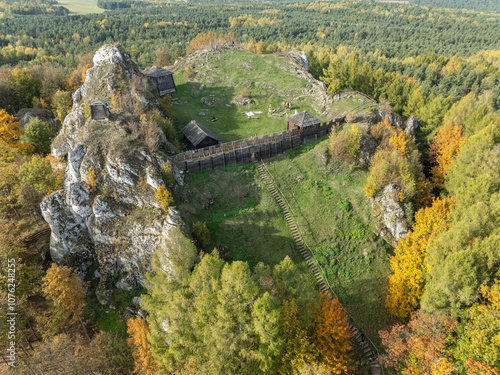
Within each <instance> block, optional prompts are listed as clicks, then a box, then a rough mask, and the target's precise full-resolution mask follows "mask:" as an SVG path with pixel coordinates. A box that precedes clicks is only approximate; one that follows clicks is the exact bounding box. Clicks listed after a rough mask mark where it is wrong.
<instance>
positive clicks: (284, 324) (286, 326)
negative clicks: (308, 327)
mask: <svg viewBox="0 0 500 375" xmlns="http://www.w3.org/2000/svg"><path fill="white" fill-rule="evenodd" d="M297 309H298V308H297V305H296V304H295V302H294V300H293V299H289V300H286V301H285V302H283V305H282V306H281V309H280V317H279V322H278V327H279V337H280V339H281V340H282V341H283V342H285V343H286V345H285V346H284V347H283V350H282V352H281V355H280V370H279V373H280V374H287V375H288V374H290V375H291V374H295V373H297V372H298V371H299V369H300V368H302V367H303V366H304V365H305V364H307V363H314V362H315V359H316V357H317V352H316V348H315V347H314V346H313V345H312V342H311V340H310V339H309V337H308V335H307V332H306V331H305V329H304V328H303V327H302V324H301V322H300V319H299V318H298V316H297Z"/></svg>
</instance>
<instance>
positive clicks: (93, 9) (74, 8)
mask: <svg viewBox="0 0 500 375" xmlns="http://www.w3.org/2000/svg"><path fill="white" fill-rule="evenodd" d="M58 5H61V6H63V7H65V8H67V9H68V10H69V11H70V12H71V13H74V14H89V13H102V12H104V9H101V8H98V7H97V0H62V1H59V3H58Z"/></svg>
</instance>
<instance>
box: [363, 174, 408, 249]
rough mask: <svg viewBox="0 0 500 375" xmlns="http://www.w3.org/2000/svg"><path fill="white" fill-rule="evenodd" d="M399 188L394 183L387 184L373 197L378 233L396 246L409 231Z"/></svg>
mask: <svg viewBox="0 0 500 375" xmlns="http://www.w3.org/2000/svg"><path fill="white" fill-rule="evenodd" d="M399 194H400V190H399V188H398V187H397V186H396V185H394V184H391V185H387V186H386V187H385V188H384V190H382V191H381V192H379V193H378V194H377V195H376V196H375V197H374V198H373V199H371V198H370V203H371V205H372V215H373V217H374V218H375V220H377V223H378V228H377V234H378V235H379V236H381V237H382V238H383V239H385V240H386V241H387V242H389V243H390V244H391V245H392V246H396V244H397V243H398V241H399V240H400V239H401V238H404V237H405V236H406V234H407V233H408V229H409V225H408V221H407V218H406V215H405V211H404V208H403V206H402V204H401V202H400V201H399Z"/></svg>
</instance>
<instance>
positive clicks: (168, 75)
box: [144, 66, 177, 96]
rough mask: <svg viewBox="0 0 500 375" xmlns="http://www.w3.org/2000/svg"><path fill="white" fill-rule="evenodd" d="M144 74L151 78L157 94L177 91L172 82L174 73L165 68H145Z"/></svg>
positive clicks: (161, 94)
mask: <svg viewBox="0 0 500 375" xmlns="http://www.w3.org/2000/svg"><path fill="white" fill-rule="evenodd" d="M144 74H145V75H146V76H147V77H148V78H149V79H150V80H151V82H152V83H153V85H154V87H155V88H156V91H157V92H158V95H159V96H163V95H167V94H171V93H173V92H175V91H177V88H176V87H175V82H174V74H173V73H172V72H170V71H168V70H167V69H163V68H158V67H157V66H153V67H151V68H149V69H147V70H145V71H144Z"/></svg>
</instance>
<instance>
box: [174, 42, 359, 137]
mask: <svg viewBox="0 0 500 375" xmlns="http://www.w3.org/2000/svg"><path fill="white" fill-rule="evenodd" d="M206 56H207V57H206V58H199V60H200V61H198V62H194V63H193V62H191V63H190V64H187V63H186V62H185V61H184V62H182V63H179V64H177V66H176V67H175V69H174V71H175V74H174V79H175V82H176V85H177V92H176V93H175V94H173V103H174V107H175V119H174V122H175V126H176V129H177V131H178V132H179V133H180V130H182V128H183V127H184V126H186V125H187V123H188V122H189V121H191V120H196V121H198V122H199V123H200V124H202V125H205V126H207V127H208V128H209V129H210V130H211V131H213V132H214V133H215V134H216V135H217V136H218V137H219V139H220V140H221V141H222V142H228V141H232V140H236V139H242V138H247V137H251V136H254V135H256V134H257V135H264V134H269V133H273V132H279V131H283V130H286V127H287V122H286V115H285V113H286V111H285V110H280V111H279V112H278V113H279V114H281V116H276V115H271V114H269V104H271V105H272V108H273V109H276V108H278V107H282V103H283V102H290V103H291V105H292V109H291V110H290V111H288V112H287V113H288V114H289V115H293V114H294V113H295V110H297V111H299V112H301V111H304V110H305V111H308V112H310V113H312V114H313V115H315V116H317V117H319V118H320V119H322V120H323V121H327V120H329V119H332V118H334V117H335V116H336V115H338V114H340V113H342V112H344V111H345V110H349V109H351V108H354V107H356V106H359V105H360V102H359V100H358V99H357V97H352V98H349V99H345V100H344V99H343V100H340V101H339V102H338V103H333V104H331V105H328V106H327V107H321V105H320V104H318V103H315V101H317V98H315V95H313V92H312V90H311V89H310V88H304V84H308V79H306V76H305V74H297V73H296V72H295V64H294V63H293V61H292V60H291V59H290V58H288V57H285V56H280V55H277V54H274V55H257V54H253V53H250V52H246V51H240V50H226V51H223V52H217V51H214V52H213V53H212V54H207V55H206ZM186 68H188V70H189V72H187V71H186ZM188 77H190V78H188ZM314 92H318V91H317V90H315V91H314ZM242 96H246V97H248V98H250V99H252V100H253V103H252V104H249V105H247V106H236V105H235V104H232V102H233V99H234V98H237V97H242ZM204 97H205V98H208V99H211V98H216V102H215V103H214V104H213V105H210V106H209V105H207V104H204V103H202V102H201V99H202V98H204ZM315 108H316V109H319V111H320V112H321V113H318V112H317V110H315ZM249 111H253V112H256V111H261V112H262V113H261V114H257V115H256V117H258V118H257V119H248V118H247V116H246V115H245V114H244V113H243V112H249ZM200 113H205V115H200ZM212 117H216V118H217V119H218V120H217V121H215V122H212V121H211V119H212Z"/></svg>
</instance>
